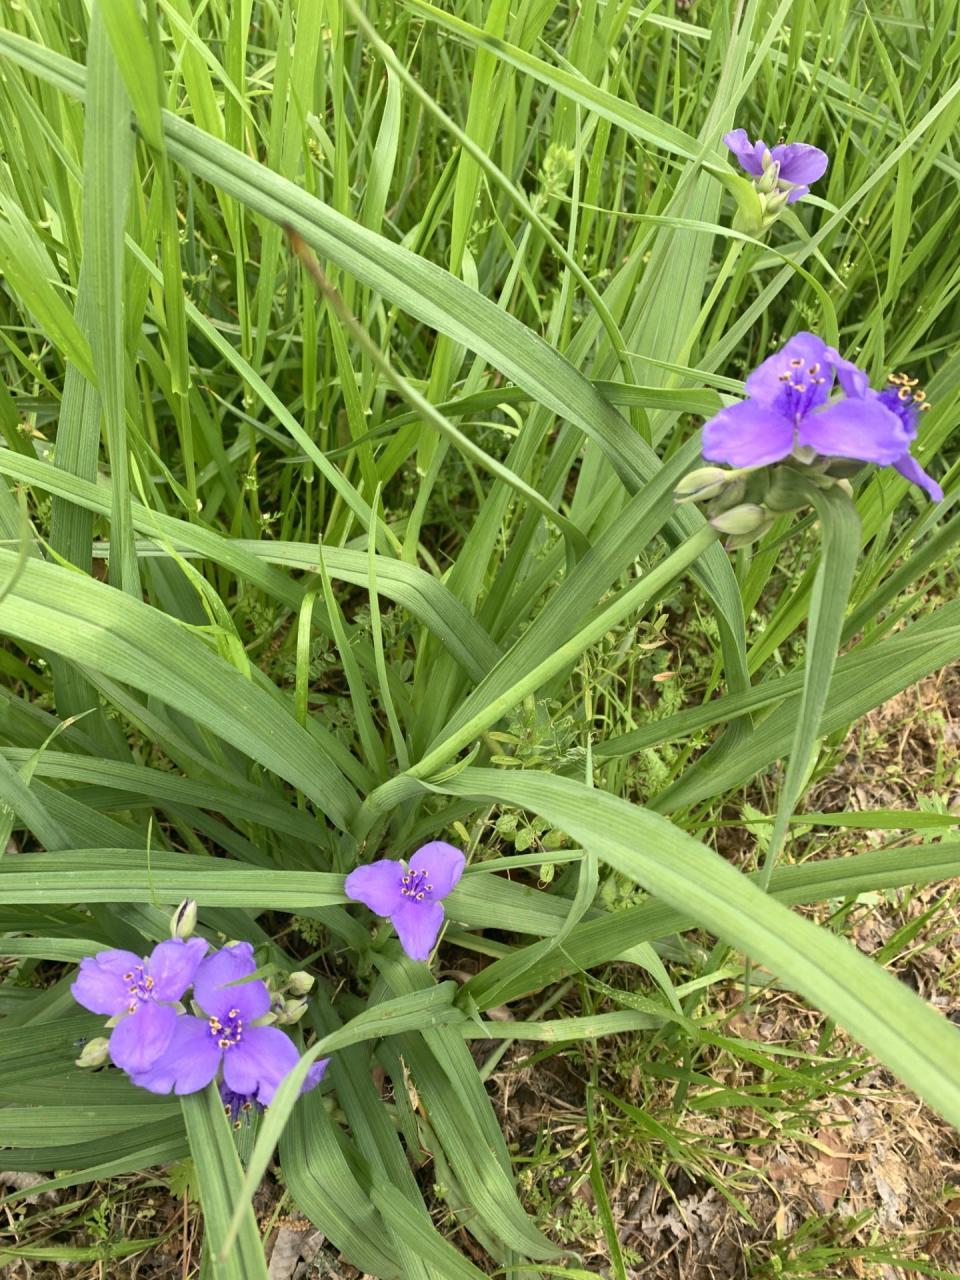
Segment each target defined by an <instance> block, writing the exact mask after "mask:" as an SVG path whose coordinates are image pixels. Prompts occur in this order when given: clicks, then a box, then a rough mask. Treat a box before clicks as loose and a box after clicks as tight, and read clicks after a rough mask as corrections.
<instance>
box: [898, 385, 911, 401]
mask: <svg viewBox="0 0 960 1280" xmlns="http://www.w3.org/2000/svg"><path fill="white" fill-rule="evenodd" d="M897 399H898V400H909V399H910V388H909V387H901V388H900V390H899V391H898V392H897Z"/></svg>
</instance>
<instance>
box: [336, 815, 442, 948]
mask: <svg viewBox="0 0 960 1280" xmlns="http://www.w3.org/2000/svg"><path fill="white" fill-rule="evenodd" d="M465 864H466V858H465V857H464V856H463V854H462V853H461V852H460V850H459V849H455V848H454V847H453V845H452V844H446V843H444V841H443V840H432V841H431V842H430V844H425V845H423V846H422V847H421V848H419V849H418V850H417V851H416V853H415V854H413V856H412V857H411V859H410V861H409V863H406V862H398V861H395V860H394V859H392V858H382V859H381V860H380V861H379V862H371V863H370V864H369V865H368V866H365V867H357V869H356V871H351V872H350V874H349V875H348V876H347V879H346V882H345V883H344V886H343V888H344V892H345V893H346V895H347V897H348V898H353V899H354V901H355V902H362V903H363V904H364V905H365V906H367V907H369V908H370V910H371V911H375V912H376V913H377V915H378V916H386V917H387V918H388V919H389V921H390V923H391V924H392V925H393V927H394V928H395V929H396V931H397V936H398V937H399V939H400V945H401V946H402V947H403V949H404V951H405V952H406V953H407V955H408V956H409V957H410V959H411V960H426V959H427V957H428V956H429V955H430V952H431V951H432V950H433V946H434V943H435V942H436V940H437V935H438V934H439V933H440V926H441V925H442V924H443V907H442V906H441V905H440V901H441V899H442V898H445V897H446V896H447V894H448V893H449V892H450V891H451V889H452V888H453V886H454V885H455V884H456V883H457V881H458V880H459V879H460V877H461V876H462V875H463V868H464V865H465Z"/></svg>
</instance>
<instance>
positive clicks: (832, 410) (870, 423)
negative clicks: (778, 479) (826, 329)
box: [703, 333, 911, 467]
mask: <svg viewBox="0 0 960 1280" xmlns="http://www.w3.org/2000/svg"><path fill="white" fill-rule="evenodd" d="M835 377H836V379H837V381H838V382H839V384H840V386H841V388H842V390H843V391H844V392H845V393H846V395H845V398H844V399H842V400H837V401H834V402H832V403H828V398H829V396H830V392H831V390H832V388H833V383H834V378H835ZM746 391H747V399H746V400H742V401H740V403H739V404H734V405H730V406H728V407H727V408H725V409H721V410H720V412H719V413H718V414H716V415H715V416H714V417H713V418H711V419H710V421H709V422H707V423H706V424H705V425H704V428H703V456H704V458H706V459H707V460H708V461H710V462H728V463H730V464H731V466H734V467H762V466H766V465H769V464H770V463H774V462H780V461H781V460H782V459H784V458H786V457H788V456H790V455H791V454H793V455H794V456H796V457H797V458H798V459H799V460H800V461H802V462H811V461H812V460H813V458H814V457H815V456H816V455H817V454H820V455H822V456H824V457H830V458H856V459H859V460H860V461H861V462H875V463H879V464H880V465H881V466H887V465H890V464H896V463H897V462H898V461H900V460H902V459H903V457H904V455H905V454H907V453H908V452H909V446H910V440H911V435H910V429H909V426H908V424H906V423H905V422H904V421H903V418H902V415H899V414H897V413H896V412H892V411H891V410H890V408H889V406H888V405H886V404H885V403H883V402H882V401H881V400H880V398H879V396H878V395H877V394H876V393H874V394H872V395H868V394H867V393H868V391H869V388H868V385H867V376H866V374H865V373H863V371H862V370H860V369H858V368H857V366H856V365H854V364H852V363H851V362H850V361H849V360H844V359H843V358H842V357H841V356H840V354H839V353H838V352H837V351H836V350H834V348H833V347H828V346H827V344H826V343H825V342H824V341H823V340H822V339H821V338H818V337H817V336H816V335H815V334H812V333H798V334H797V335H796V336H795V337H793V338H791V339H790V341H789V342H787V343H786V345H785V346H784V347H783V348H782V349H781V350H780V351H778V352H777V354H776V355H773V356H770V358H769V359H767V360H764V362H763V364H761V365H760V366H759V367H758V368H757V369H755V370H754V372H753V373H751V374H750V376H749V377H748V378H747V381H746Z"/></svg>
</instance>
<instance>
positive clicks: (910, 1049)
mask: <svg viewBox="0 0 960 1280" xmlns="http://www.w3.org/2000/svg"><path fill="white" fill-rule="evenodd" d="M432 789H434V790H436V791H439V792H441V793H443V794H446V795H455V796H465V797H469V798H470V799H475V800H484V801H501V802H503V803H506V804H515V805H521V806H522V807H524V808H526V809H531V810H533V811H534V812H535V813H538V814H541V815H542V816H543V817H545V818H546V819H547V820H548V821H549V822H550V823H552V824H553V825H554V826H557V827H559V828H561V829H562V830H564V831H566V832H567V834H568V835H570V836H572V837H573V839H574V840H578V841H580V842H581V843H582V844H583V845H584V846H586V847H588V848H591V849H593V850H594V851H595V852H596V853H597V855H598V857H600V858H602V859H603V860H604V861H605V862H607V863H608V864H609V865H610V866H612V867H615V868H616V869H617V870H618V871H619V872H620V873H621V874H623V875H625V876H628V877H629V878H630V879H632V880H635V881H636V882H637V883H638V884H641V885H643V886H644V888H647V889H649V890H650V891H651V892H652V893H655V894H656V895H657V897H659V898H661V899H662V900H663V901H664V902H666V903H667V904H669V905H670V906H671V907H674V908H675V909H676V910H678V911H682V912H683V914H684V915H685V916H689V917H692V918H694V919H696V920H697V921H698V923H700V924H701V925H703V926H705V927H706V928H707V929H709V930H710V931H711V932H712V933H715V934H716V935H717V936H718V937H720V938H723V939H724V941H726V942H728V943H730V944H731V945H733V946H735V947H737V948H738V949H739V950H742V951H744V952H746V953H747V955H749V956H750V957H751V958H753V959H754V960H757V961H759V962H760V963H761V964H763V965H765V966H766V967H767V968H769V969H770V970H771V971H772V972H773V973H776V974H777V975H778V976H779V977H781V978H783V979H784V980H785V981H787V982H789V983H790V984H791V985H792V986H793V987H795V988H796V990H797V991H799V992H800V993H801V994H803V995H804V996H806V997H807V998H808V999H809V1000H811V1001H812V1002H813V1003H814V1004H816V1005H817V1006H818V1007H819V1008H821V1009H822V1010H823V1011H824V1012H825V1013H827V1014H829V1015H830V1016H831V1017H832V1018H835V1019H836V1020H837V1021H838V1022H840V1023H841V1024H842V1025H843V1026H845V1027H846V1029H847V1030H848V1031H849V1032H850V1033H851V1035H853V1036H854V1037H855V1038H856V1039H857V1040H859V1041H860V1043H861V1044H863V1045H865V1046H866V1047H867V1048H868V1049H869V1050H870V1051H871V1052H872V1053H874V1054H875V1055H876V1056H877V1057H878V1058H880V1059H881V1061H883V1062H884V1063H886V1065H887V1066H888V1067H890V1069H891V1070H892V1071H895V1072H896V1073H897V1075H899V1076H900V1078H901V1079H902V1080H904V1081H905V1082H906V1083H907V1084H909V1085H910V1086H911V1087H912V1088H913V1089H915V1090H916V1092H917V1093H918V1094H919V1095H920V1097H922V1098H923V1099H924V1100H925V1101H927V1102H928V1103H929V1104H930V1105H931V1106H932V1107H935V1108H936V1110H938V1111H939V1112H940V1113H941V1115H943V1116H945V1117H946V1118H947V1119H948V1120H950V1122H951V1123H952V1124H955V1125H960V1071H958V1069H957V1063H958V1062H960V1032H958V1031H957V1029H956V1028H955V1027H953V1026H951V1025H950V1023H948V1022H947V1021H946V1020H945V1019H944V1018H942V1017H941V1016H939V1015H938V1014H937V1013H935V1012H934V1011H933V1010H932V1009H930V1008H928V1007H927V1005H926V1004H924V1002H923V1001H922V1000H920V999H919V998H918V997H917V996H916V995H914V993H913V992H912V991H910V990H909V989H908V988H907V987H905V986H904V985H903V984H902V983H900V982H898V981H897V979H896V978H894V977H893V976H892V975H891V974H889V973H887V972H885V970H883V969H882V968H881V967H880V966H879V965H877V964H875V963H874V962H873V961H871V960H869V959H868V958H867V957H866V956H864V955H861V953H860V952H859V951H857V950H856V948H855V947H853V946H851V945H850V944H849V943H848V942H845V941H844V940H843V939H842V938H839V937H837V935H836V934H833V933H831V932H830V931H829V930H826V929H822V928H818V927H817V926H816V925H815V924H813V923H812V922H811V921H809V920H805V919H803V918H802V917H801V916H798V915H795V914H794V913H793V912H792V911H790V910H788V909H787V908H785V907H783V906H781V905H780V904H779V903H777V902H775V901H774V900H772V899H770V898H768V897H767V896H766V895H765V894H764V893H762V892H761V890H760V889H758V888H757V887H756V885H754V884H751V882H750V881H749V880H748V879H747V877H746V876H744V875H741V873H740V872H739V871H736V870H735V869H734V868H733V867H732V866H731V865H730V864H729V863H727V862H725V861H724V860H723V858H721V857H720V856H719V855H718V854H716V853H714V852H713V850H711V849H708V848H707V847H706V846H705V845H702V844H701V843H700V842H699V841H698V840H695V839H694V838H693V837H692V836H689V835H687V834H686V833H685V832H683V831H681V830H680V829H679V828H678V827H675V826H674V825H673V823H671V822H669V821H668V820H667V819H666V818H663V817H661V816H660V815H659V814H654V813H650V812H649V811H648V810H646V809H642V808H640V806H638V805H633V804H630V803H628V802H627V801H626V800H621V799H619V798H618V797H617V796H612V795H609V794H607V793H606V792H603V791H599V790H597V789H596V788H591V787H587V786H585V785H584V784H582V783H579V782H574V781H572V780H571V779H568V778H557V777H553V776H551V775H548V774H540V773H535V772H533V771H532V770H531V771H527V772H523V773H520V774H507V773H506V772H505V771H499V770H496V769H475V768H467V769H465V770H464V771H463V772H462V773H461V774H459V775H458V776H457V777H456V778H451V779H448V780H447V781H445V782H443V783H442V784H439V785H437V786H435V787H434V788H432Z"/></svg>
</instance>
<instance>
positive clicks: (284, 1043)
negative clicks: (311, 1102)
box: [130, 942, 327, 1107]
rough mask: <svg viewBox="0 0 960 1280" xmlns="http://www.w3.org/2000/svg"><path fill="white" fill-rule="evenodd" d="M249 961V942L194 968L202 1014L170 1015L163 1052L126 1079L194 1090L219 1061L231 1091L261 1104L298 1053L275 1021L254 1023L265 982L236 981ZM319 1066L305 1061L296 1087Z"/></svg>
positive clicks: (158, 1089) (265, 1008)
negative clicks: (173, 1018) (306, 1066)
mask: <svg viewBox="0 0 960 1280" xmlns="http://www.w3.org/2000/svg"><path fill="white" fill-rule="evenodd" d="M256 967H257V965H256V961H255V960H254V958H253V947H252V946H251V945H250V943H249V942H236V943H234V945H233V946H231V947H224V948H223V949H222V950H221V951H218V952H216V953H215V954H214V955H212V956H208V957H207V959H206V960H204V961H203V962H202V964H201V965H200V967H199V968H198V969H197V973H196V977H195V979H194V988H193V994H194V998H195V999H196V1002H197V1004H198V1005H199V1006H200V1008H201V1009H202V1010H203V1012H204V1014H206V1017H205V1018H196V1017H194V1016H193V1015H191V1014H186V1015H184V1016H183V1017H181V1018H178V1019H177V1023H176V1027H175V1028H174V1031H173V1035H172V1037H171V1038H170V1043H169V1045H168V1046H167V1048H166V1051H165V1052H164V1053H162V1054H161V1055H160V1057H159V1058H157V1059H156V1061H154V1062H153V1063H152V1064H151V1065H150V1066H149V1068H148V1069H147V1070H145V1071H140V1072H137V1073H134V1072H131V1073H130V1076H131V1079H132V1080H133V1083H134V1084H136V1085H139V1086H140V1087H141V1088H143V1089H149V1090H150V1092H151V1093H169V1092H170V1091H171V1089H172V1090H173V1091H174V1092H175V1093H196V1091H197V1090H198V1089H203V1088H205V1087H206V1086H207V1085H208V1084H209V1083H210V1081H211V1080H212V1079H213V1078H214V1077H215V1076H216V1074H217V1071H218V1070H219V1069H220V1066H221V1063H222V1065H223V1083H224V1085H225V1086H226V1088H227V1089H228V1090H229V1091H230V1092H231V1093H232V1094H238V1095H241V1096H242V1097H243V1098H245V1099H249V1100H250V1101H251V1102H254V1101H255V1102H257V1103H259V1104H260V1106H264V1107H266V1106H269V1105H270V1103H271V1102H272V1101H273V1097H274V1094H275V1093H276V1091H277V1089H278V1088H279V1085H280V1082H281V1081H282V1080H283V1078H284V1076H286V1075H287V1074H288V1073H289V1072H290V1071H291V1070H292V1069H293V1067H294V1066H296V1064H297V1061H298V1060H299V1058H300V1053H299V1050H298V1049H297V1047H296V1045H295V1044H294V1043H293V1041H292V1040H291V1039H290V1037H289V1036H288V1035H286V1034H285V1033H284V1032H283V1031H281V1030H280V1029H279V1027H270V1026H256V1025H254V1024H255V1022H256V1020H257V1019H258V1018H262V1017H263V1016H264V1014H266V1013H268V1012H269V1010H270V992H269V991H268V990H267V986H266V983H264V982H261V981H260V980H259V979H258V978H255V979H253V980H251V981H248V982H244V981H243V979H244V978H249V976H250V974H252V973H254V972H255V970H256ZM326 1064H327V1060H324V1061H321V1062H317V1063H315V1064H314V1065H313V1067H312V1068H311V1070H310V1073H309V1074H308V1076H307V1079H306V1081H305V1082H304V1089H308V1088H312V1087H313V1086H314V1085H315V1084H317V1083H318V1081H319V1080H320V1078H321V1077H322V1075H323V1072H324V1069H325V1067H326Z"/></svg>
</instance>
